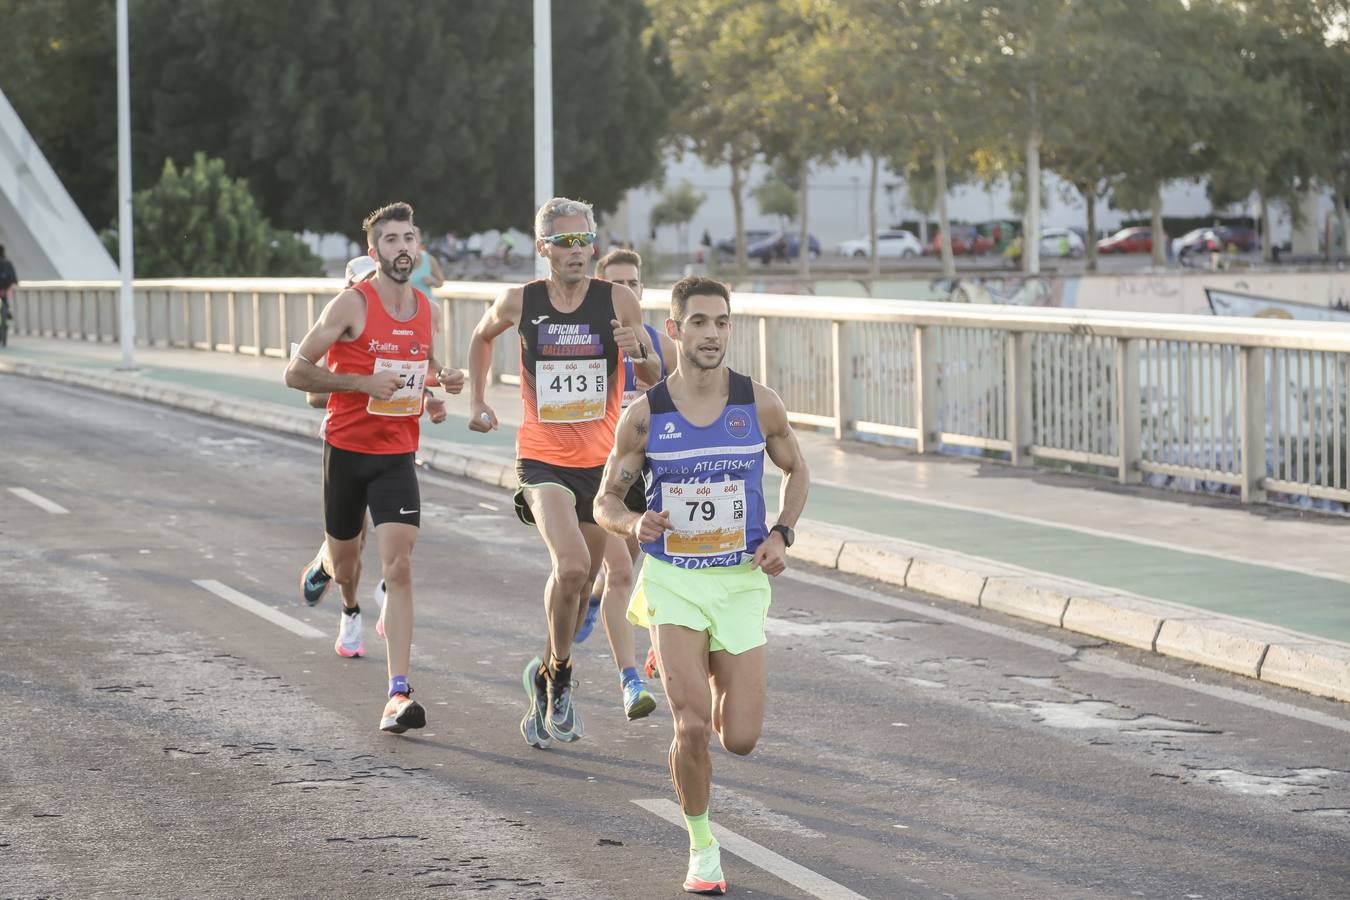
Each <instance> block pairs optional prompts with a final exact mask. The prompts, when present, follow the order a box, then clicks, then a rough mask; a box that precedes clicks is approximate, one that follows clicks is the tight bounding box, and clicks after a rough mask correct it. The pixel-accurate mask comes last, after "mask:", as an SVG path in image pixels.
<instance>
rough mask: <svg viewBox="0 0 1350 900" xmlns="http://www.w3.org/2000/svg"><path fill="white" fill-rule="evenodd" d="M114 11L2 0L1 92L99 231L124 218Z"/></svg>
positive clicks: (76, 0)
mask: <svg viewBox="0 0 1350 900" xmlns="http://www.w3.org/2000/svg"><path fill="white" fill-rule="evenodd" d="M113 13H114V5H113V4H111V3H95V4H91V3H89V2H88V0H46V2H43V3H33V2H31V0H0V23H4V25H3V27H4V31H5V34H4V47H3V50H2V51H0V90H3V91H4V92H5V96H6V97H7V98H8V99H9V102H10V103H11V104H13V106H14V109H15V111H16V112H18V114H19V118H21V119H22V120H23V123H24V126H25V127H26V128H27V129H28V131H29V133H30V134H32V136H33V139H34V140H35V141H37V144H38V146H39V147H41V148H42V153H43V155H44V156H45V157H46V158H47V162H49V163H50V164H51V166H52V169H53V170H55V172H56V174H57V175H58V176H59V177H60V178H61V182H62V184H63V185H64V186H65V188H66V191H67V192H68V193H69V194H70V196H71V198H72V199H73V200H74V201H75V203H76V205H77V206H79V207H80V209H81V211H83V212H84V215H85V218H87V219H88V220H89V222H90V223H91V224H93V226H94V227H95V229H98V228H101V227H103V226H104V225H106V224H107V223H109V222H111V221H113V219H114V218H116V215H117V57H116V50H115V47H116V45H115V41H116V34H115V22H114V19H113ZM162 163H163V160H162V159H161V160H160V161H159V163H157V164H156V167H155V168H156V169H158V166H159V164H162ZM156 174H157V173H156ZM113 258H114V259H116V258H117V255H116V253H114V254H113Z"/></svg>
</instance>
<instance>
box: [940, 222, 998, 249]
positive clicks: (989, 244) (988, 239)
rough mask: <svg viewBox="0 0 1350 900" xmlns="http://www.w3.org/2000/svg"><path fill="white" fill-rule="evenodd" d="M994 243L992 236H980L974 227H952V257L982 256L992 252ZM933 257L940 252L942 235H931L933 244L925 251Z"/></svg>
mask: <svg viewBox="0 0 1350 900" xmlns="http://www.w3.org/2000/svg"><path fill="white" fill-rule="evenodd" d="M995 244H996V242H995V240H994V238H993V236H992V235H987V234H981V233H980V230H979V229H978V228H976V227H975V226H974V225H954V226H952V255H953V256H983V255H984V254H986V253H989V252H991V251H993V249H994V246H995ZM925 252H927V253H930V254H932V255H934V256H936V255H938V254H940V253H941V252H942V234H941V233H938V234H935V235H933V243H932V244H931V245H930V247H929V248H928V249H927V250H926V251H925Z"/></svg>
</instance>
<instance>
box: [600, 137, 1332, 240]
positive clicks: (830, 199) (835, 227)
mask: <svg viewBox="0 0 1350 900" xmlns="http://www.w3.org/2000/svg"><path fill="white" fill-rule="evenodd" d="M769 174H770V171H769V168H768V167H767V166H765V165H762V164H757V165H755V166H754V167H753V169H752V170H751V172H750V177H749V178H748V179H747V181H746V191H745V197H744V202H745V206H744V210H745V227H746V228H747V229H754V228H761V229H769V230H775V229H778V228H779V227H781V223H780V222H779V220H778V218H777V217H776V216H766V215H764V214H763V213H761V212H760V211H759V206H758V204H757V203H756V202H755V199H754V198H753V197H752V196H751V194H750V191H751V189H753V188H754V187H756V186H757V185H759V184H762V183H763V182H764V181H765V179H766V178H768V177H769ZM869 178H870V174H869V164H868V163H867V162H866V161H864V160H842V161H840V162H838V163H837V164H835V165H833V166H818V167H816V168H814V169H813V170H812V173H811V180H810V190H809V196H808V198H807V203H808V206H809V209H808V210H807V218H808V220H809V222H810V231H811V234H813V235H815V237H816V238H817V240H819V241H820V245H821V249H822V251H823V252H824V253H826V254H830V253H833V252H834V250H835V248H836V247H837V246H838V244H839V243H840V242H842V241H846V240H850V239H852V238H856V237H861V236H863V235H866V234H867V191H868V181H869ZM878 181H879V186H878V189H877V227H878V228H885V227H887V226H889V225H893V224H899V223H900V222H902V221H906V220H911V221H912V220H917V219H919V218H920V213H919V212H918V211H917V210H916V209H914V208H913V206H911V205H910V203H909V197H908V193H907V191H906V188H905V183H904V180H903V179H901V178H900V177H899V176H897V175H895V174H893V173H890V172H887V171H886V170H884V169H883V170H882V171H881V174H880V177H879V178H878ZM681 182H688V183H689V184H690V185H691V186H692V187H693V188H694V189H695V190H697V191H699V192H700V193H702V194H704V196H705V200H704V202H703V205H702V206H701V207H700V208H699V211H698V213H697V215H695V216H694V219H693V221H692V222H690V224H689V242H690V244H691V245H694V246H691V247H690V248H687V249H691V250H692V249H696V248H697V244H698V241H699V239H700V237H701V236H702V234H703V232H704V230H707V231H708V232H709V233H710V234H711V236H712V239H713V240H714V241H718V240H722V239H723V238H728V237H732V236H733V235H734V234H735V231H736V225H735V215H734V213H733V211H732V204H731V171H730V169H728V168H727V167H725V166H722V167H718V168H710V167H708V166H705V165H704V164H703V163H701V162H699V161H698V160H697V159H696V158H695V157H693V156H691V155H686V156H685V157H683V158H681V159H675V158H672V159H670V160H669V161H668V164H667V166H666V173H665V184H666V186H667V187H675V186H678V185H679V184H680V183H681ZM1044 185H1045V187H1044V190H1043V195H1044V198H1045V200H1046V204H1047V208H1046V209H1045V211H1044V212H1043V213H1042V215H1041V224H1042V225H1043V226H1044V227H1046V228H1067V227H1070V226H1073V227H1077V228H1086V227H1087V208H1086V206H1085V205H1084V203H1083V201H1082V199H1081V198H1079V196H1078V192H1077V191H1075V190H1073V189H1072V188H1071V187H1069V186H1068V185H1067V184H1065V182H1063V181H1061V180H1060V179H1059V178H1057V177H1056V176H1055V175H1054V174H1053V173H1049V172H1047V173H1045V175H1044ZM661 192H662V189H661V188H655V187H651V186H645V187H641V188H635V189H633V190H631V191H629V192H628V196H627V199H626V201H625V203H624V204H623V205H621V206H620V208H619V209H618V210H617V211H616V212H615V214H614V215H611V216H609V217H608V218H607V219H606V221H605V224H604V227H605V228H607V229H608V230H609V231H612V232H613V233H614V234H615V235H616V236H617V237H618V238H619V239H620V240H631V241H633V242H634V243H635V244H638V245H642V244H647V245H650V246H652V247H653V248H655V249H656V250H659V251H662V252H667V253H673V252H677V251H678V250H680V249H681V248H680V247H679V245H678V238H677V235H676V232H675V229H674V228H662V229H660V230H658V231H657V232H656V235H655V238H653V236H652V228H651V211H652V208H653V207H654V206H656V204H657V203H659V202H660V201H661ZM1010 198H1011V193H1010V191H1009V189H1008V186H1007V185H1006V184H1003V185H998V186H996V187H994V188H993V189H990V190H986V189H985V188H984V187H983V186H982V185H979V186H977V185H961V186H959V187H957V188H955V189H953V190H952V191H951V192H950V193H949V195H948V198H947V210H948V214H949V215H950V216H951V218H952V220H953V221H962V222H971V223H975V222H985V221H990V220H995V219H997V220H1003V221H1015V220H1016V219H1017V218H1018V217H1017V216H1015V215H1013V212H1012V207H1011V204H1010V202H1009V201H1010ZM1330 211H1331V201H1330V199H1329V198H1328V197H1323V198H1322V199H1321V201H1320V213H1319V215H1318V221H1319V222H1322V221H1325V219H1326V216H1327V215H1328V214H1329V213H1330ZM1210 212H1211V208H1210V203H1209V199H1208V198H1207V197H1206V196H1205V188H1204V185H1203V184H1196V183H1191V182H1175V183H1173V184H1171V185H1169V186H1168V188H1167V189H1166V190H1165V191H1164V192H1163V215H1165V216H1185V217H1191V216H1204V215H1207V214H1209V213H1210ZM1227 214H1231V215H1244V214H1245V215H1249V216H1251V217H1252V218H1256V217H1257V216H1258V214H1259V208H1258V207H1257V204H1256V202H1255V200H1253V201H1252V202H1251V203H1250V204H1249V205H1248V208H1246V209H1241V208H1238V209H1235V210H1231V211H1228V213H1227ZM1144 217H1147V212H1143V213H1137V212H1130V213H1125V212H1121V211H1120V210H1114V209H1111V208H1109V206H1108V205H1107V204H1105V203H1098V205H1097V227H1098V229H1100V230H1102V231H1105V232H1107V233H1110V232H1111V231H1114V230H1116V229H1117V228H1118V227H1119V226H1120V224H1121V222H1122V221H1123V220H1125V219H1127V218H1129V219H1138V218H1144ZM930 218H931V219H936V216H931V217H930ZM792 227H793V228H795V227H796V225H795V224H794V225H793V226H792ZM1271 230H1272V232H1273V234H1274V236H1275V239H1276V240H1277V241H1279V242H1284V241H1286V240H1289V238H1290V234H1291V224H1290V218H1289V213H1288V211H1287V210H1285V209H1283V208H1280V207H1275V208H1273V210H1272V223H1271ZM930 237H931V236H930Z"/></svg>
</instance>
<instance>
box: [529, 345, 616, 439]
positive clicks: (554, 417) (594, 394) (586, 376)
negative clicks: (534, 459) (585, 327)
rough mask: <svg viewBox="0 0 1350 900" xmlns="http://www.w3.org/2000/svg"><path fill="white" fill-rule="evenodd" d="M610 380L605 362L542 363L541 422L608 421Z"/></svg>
mask: <svg viewBox="0 0 1350 900" xmlns="http://www.w3.org/2000/svg"><path fill="white" fill-rule="evenodd" d="M607 381H608V378H607V377H606V374H605V361H604V360H603V359H573V360H567V361H565V362H564V361H561V360H540V361H538V362H536V363H535V364H534V396H535V401H536V403H537V405H538V409H539V421H540V422H555V423H556V422H590V421H593V420H595V419H603V418H604V417H605V388H606V386H607Z"/></svg>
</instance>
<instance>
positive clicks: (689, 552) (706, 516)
mask: <svg viewBox="0 0 1350 900" xmlns="http://www.w3.org/2000/svg"><path fill="white" fill-rule="evenodd" d="M661 509H663V510H664V511H666V512H667V513H669V514H670V524H671V525H672V526H674V530H673V531H667V532H666V555H667V556H720V555H722V554H725V553H735V552H736V551H738V550H744V549H745V482H744V481H714V482H708V483H702V484H699V483H692V484H664V485H662V486H661Z"/></svg>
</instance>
